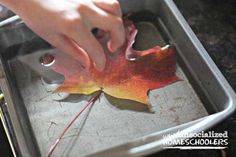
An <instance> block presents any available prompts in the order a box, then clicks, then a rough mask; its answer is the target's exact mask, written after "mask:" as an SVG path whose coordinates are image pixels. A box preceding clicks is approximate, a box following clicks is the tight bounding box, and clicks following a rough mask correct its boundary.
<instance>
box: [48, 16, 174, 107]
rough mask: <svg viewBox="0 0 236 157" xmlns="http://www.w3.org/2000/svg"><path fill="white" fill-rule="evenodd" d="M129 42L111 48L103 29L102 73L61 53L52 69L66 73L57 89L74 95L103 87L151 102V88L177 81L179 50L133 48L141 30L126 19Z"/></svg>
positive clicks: (119, 95)
mask: <svg viewBox="0 0 236 157" xmlns="http://www.w3.org/2000/svg"><path fill="white" fill-rule="evenodd" d="M124 25H125V29H126V43H125V44H124V45H123V47H122V48H121V49H120V50H118V52H116V53H110V52H109V50H108V48H107V46H106V45H107V41H108V39H109V34H108V33H105V32H103V31H99V32H98V33H97V35H96V37H97V39H98V40H99V42H100V43H101V44H102V45H103V47H104V49H105V52H106V57H107V62H106V66H105V69H104V71H102V72H100V71H98V70H96V69H95V68H94V66H91V67H90V69H89V70H85V69H84V68H83V67H82V66H81V65H80V63H79V62H78V61H77V60H75V59H73V58H72V57H70V56H68V55H66V54H64V53H60V52H58V53H57V54H56V55H55V56H54V57H55V63H54V64H53V66H52V68H53V69H54V70H55V71H56V72H58V73H60V74H62V75H64V77H65V79H64V82H63V84H62V85H61V86H60V87H59V88H58V89H57V90H56V91H57V92H66V93H73V94H91V93H94V92H96V91H99V90H102V91H103V92H105V93H106V94H108V95H110V96H113V97H115V98H119V99H128V100H133V101H136V102H140V103H143V104H148V91H149V90H152V89H158V88H161V87H164V86H166V85H168V84H170V83H173V82H176V81H177V80H178V77H177V76H176V75H175V72H176V58H175V50H174V49H173V48H171V47H170V48H166V49H161V47H159V46H156V47H153V48H151V49H148V50H145V51H137V50H134V49H133V48H132V45H133V43H134V39H135V36H136V34H137V29H136V28H135V26H134V25H133V23H132V22H130V21H127V20H126V21H125V22H124Z"/></svg>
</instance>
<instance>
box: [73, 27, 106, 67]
mask: <svg viewBox="0 0 236 157" xmlns="http://www.w3.org/2000/svg"><path fill="white" fill-rule="evenodd" d="M79 30H80V31H79V32H78V31H76V32H73V31H71V32H70V34H69V35H70V36H71V37H72V39H73V40H74V41H75V42H76V43H77V44H78V45H79V46H80V47H81V48H83V49H84V50H85V51H86V52H87V53H88V55H89V57H90V58H91V59H92V61H93V62H94V63H95V66H96V68H97V69H98V70H100V71H102V70H103V69H104V68H105V63H106V57H105V54H104V50H103V48H102V46H101V45H100V44H99V42H98V41H97V40H96V38H95V37H94V35H93V34H92V32H91V31H90V30H89V29H88V28H86V27H80V29H79Z"/></svg>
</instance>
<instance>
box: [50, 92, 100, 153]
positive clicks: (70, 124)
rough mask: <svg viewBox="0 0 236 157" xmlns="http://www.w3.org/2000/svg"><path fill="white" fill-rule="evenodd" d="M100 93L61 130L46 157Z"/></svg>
mask: <svg viewBox="0 0 236 157" xmlns="http://www.w3.org/2000/svg"><path fill="white" fill-rule="evenodd" d="M101 93H102V91H99V92H98V93H97V94H96V95H94V96H93V97H92V98H91V99H90V100H89V101H88V102H87V104H86V105H84V107H83V108H82V109H81V110H80V111H79V112H78V113H77V114H76V116H75V117H74V118H73V119H72V121H71V122H70V123H69V124H68V125H67V127H66V128H65V129H64V130H63V132H62V133H61V135H60V136H59V137H58V138H57V140H56V141H55V142H54V144H53V145H52V146H51V148H50V149H49V151H48V153H47V157H50V156H51V155H52V153H53V151H54V150H55V148H56V147H57V145H58V144H59V142H60V141H61V139H62V138H63V136H64V135H65V133H66V132H67V131H68V129H69V128H70V127H71V126H72V124H73V123H74V122H75V121H76V119H77V118H78V117H79V116H80V115H81V113H82V112H83V111H84V110H85V109H86V108H87V107H88V106H89V105H90V104H92V103H93V102H94V101H95V100H96V99H97V98H98V97H99V96H100V94H101Z"/></svg>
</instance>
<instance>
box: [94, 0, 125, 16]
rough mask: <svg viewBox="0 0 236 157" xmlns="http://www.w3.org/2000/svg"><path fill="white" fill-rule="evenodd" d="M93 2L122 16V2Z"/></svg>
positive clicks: (111, 12)
mask: <svg viewBox="0 0 236 157" xmlns="http://www.w3.org/2000/svg"><path fill="white" fill-rule="evenodd" d="M93 3H94V4H95V5H96V6H97V7H98V8H100V9H102V10H104V11H106V12H108V13H110V14H113V15H116V16H119V17H121V16H122V12H121V8H120V4H119V2H118V1H117V0H106V1H104V0H93Z"/></svg>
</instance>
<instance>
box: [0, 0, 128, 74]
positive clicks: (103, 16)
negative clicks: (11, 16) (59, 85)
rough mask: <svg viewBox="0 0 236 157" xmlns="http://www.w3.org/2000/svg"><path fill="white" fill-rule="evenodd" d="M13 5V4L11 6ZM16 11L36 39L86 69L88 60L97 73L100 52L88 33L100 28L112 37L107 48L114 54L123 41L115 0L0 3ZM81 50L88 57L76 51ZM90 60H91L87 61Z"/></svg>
mask: <svg viewBox="0 0 236 157" xmlns="http://www.w3.org/2000/svg"><path fill="white" fill-rule="evenodd" d="M3 1H7V2H5V3H4V2H3ZM10 1H14V2H12V3H11V2H10ZM0 2H2V3H3V4H5V5H6V6H7V7H9V8H10V9H12V10H13V11H15V12H16V13H17V14H18V15H19V16H20V17H21V18H22V19H23V20H24V22H25V23H26V24H27V25H28V26H29V27H30V28H31V29H32V30H33V31H35V32H36V33H37V34H38V35H39V36H41V37H42V38H43V39H45V40H47V41H48V42H49V43H50V44H52V45H53V46H55V47H57V48H59V49H60V50H61V51H63V52H65V53H67V54H70V55H71V56H74V57H75V56H77V55H75V54H78V53H80V54H79V57H76V59H78V60H79V61H80V62H81V64H83V65H84V66H85V67H89V66H90V59H91V60H92V61H93V62H94V63H95V66H96V67H97V69H99V70H103V69H104V66H105V62H106V58H105V54H104V51H103V48H102V47H101V45H100V44H99V42H98V41H97V40H96V38H95V37H94V36H93V34H92V33H91V30H92V29H93V28H100V29H102V30H105V31H108V32H110V34H111V40H110V41H109V43H108V47H109V49H110V50H111V51H113V52H114V51H115V50H116V49H117V48H119V47H120V46H122V44H123V43H124V41H125V31H124V27H123V22H122V18H121V16H122V15H121V10H120V6H119V3H118V1H117V0H46V1H45V0H21V1H19V0H0ZM79 47H81V48H83V49H84V50H85V51H86V52H87V53H84V52H83V51H79V50H78V49H80V48H79ZM89 58H90V59H89Z"/></svg>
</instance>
